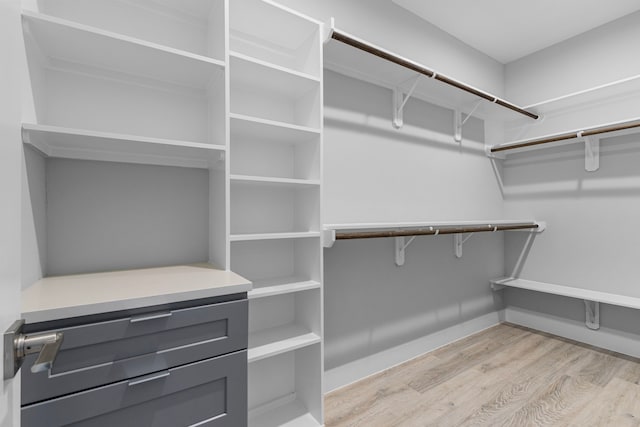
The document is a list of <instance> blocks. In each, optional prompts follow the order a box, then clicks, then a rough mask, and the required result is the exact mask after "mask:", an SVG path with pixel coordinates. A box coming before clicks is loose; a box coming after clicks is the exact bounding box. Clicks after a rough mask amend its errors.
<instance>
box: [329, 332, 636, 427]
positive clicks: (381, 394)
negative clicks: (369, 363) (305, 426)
mask: <svg viewBox="0 0 640 427" xmlns="http://www.w3.org/2000/svg"><path fill="white" fill-rule="evenodd" d="M325 422H326V424H325V425H326V426H327V427H334V426H366V427H377V426H380V427H396V426H401V427H418V426H518V427H519V426H568V427H569V426H570V427H578V426H580V427H584V426H616V427H618V426H637V427H640V360H639V359H634V358H631V357H627V356H624V355H620V354H617V353H613V352H609V351H606V350H601V349H598V348H595V347H591V346H588V345H584V344H581V343H577V342H574V341H570V340H566V339H563V338H559V337H556V336H553V335H549V334H545V333H542V332H538V331H534V330H531V329H527V328H522V327H519V326H515V325H509V324H501V325H497V326H494V327H492V328H490V329H487V330H486V331H483V332H480V333H478V334H475V335H472V336H470V337H467V338H465V339H462V340H460V341H457V342H455V343H452V344H450V345H448V346H445V347H442V348H439V349H437V350H435V351H432V352H430V353H427V354H425V355H423V356H420V357H418V358H416V359H413V360H411V361H409V362H406V363H404V364H402V365H400V366H397V367H394V368H392V369H389V370H386V371H384V372H381V373H379V374H376V375H374V376H371V377H368V378H365V379H363V380H362V381H359V382H357V383H354V384H351V385H349V386H347V387H344V388H341V389H339V390H336V391H334V392H332V393H329V394H328V395H327V396H326V398H325Z"/></svg>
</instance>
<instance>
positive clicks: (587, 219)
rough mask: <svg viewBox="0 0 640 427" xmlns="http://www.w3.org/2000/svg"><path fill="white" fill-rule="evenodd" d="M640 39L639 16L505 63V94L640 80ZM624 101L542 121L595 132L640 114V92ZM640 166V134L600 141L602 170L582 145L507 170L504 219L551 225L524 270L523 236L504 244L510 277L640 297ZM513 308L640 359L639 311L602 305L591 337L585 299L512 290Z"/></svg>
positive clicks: (516, 160) (534, 96) (519, 97)
mask: <svg viewBox="0 0 640 427" xmlns="http://www.w3.org/2000/svg"><path fill="white" fill-rule="evenodd" d="M639 39H640V12H637V13H634V14H631V15H629V16H626V17H623V18H621V19H618V20H616V21H613V22H611V23H609V24H606V25H604V26H602V27H599V28H596V29H594V30H592V31H590V32H588V33H585V34H582V35H579V36H576V37H574V38H572V39H570V40H567V41H565V42H563V43H560V44H557V45H555V46H552V47H550V48H548V49H545V50H543V51H541V52H537V53H534V54H532V55H530V56H528V57H525V58H522V59H520V60H518V61H516V62H514V63H511V64H508V65H507V66H506V93H507V95H508V96H511V97H513V98H515V99H514V100H515V101H519V102H523V103H527V102H536V101H540V100H543V99H549V98H554V97H558V96H562V95H566V94H568V93H571V92H573V91H577V90H585V89H588V88H591V87H594V86H598V85H601V84H604V83H609V82H612V81H614V80H617V79H623V78H629V77H633V76H637V75H640V57H639V56H638V55H635V54H633V52H635V51H637V43H638V40H639ZM636 87H637V85H636ZM624 95H625V96H626V99H625V97H620V98H619V99H618V98H611V99H607V100H605V101H606V102H602V101H601V102H597V103H595V102H590V103H586V104H584V105H579V106H577V107H574V108H572V109H571V110H570V111H559V112H558V113H554V114H551V115H550V116H549V117H546V119H545V120H546V122H554V125H553V126H555V127H559V126H561V125H562V124H563V122H564V123H565V126H566V127H565V129H566V130H568V129H571V126H572V125H573V124H575V123H578V122H580V123H584V124H585V125H589V124H590V125H591V126H594V125H598V124H600V123H602V122H606V121H608V120H612V119H614V118H617V120H622V119H626V118H631V117H638V116H640V102H638V92H637V91H636V92H634V93H631V92H627V93H625V94H624ZM554 115H556V116H557V117H554ZM567 123H568V124H567ZM540 126H543V127H544V126H546V124H545V123H542V124H541V125H540ZM532 129H534V127H532ZM639 165H640V135H638V134H637V133H636V134H634V135H627V136H620V137H617V138H605V139H603V140H602V141H601V157H600V169H599V170H598V171H596V172H585V170H584V145H583V144H575V145H571V146H566V147H558V148H553V149H544V150H539V151H535V152H530V153H522V154H519V155H514V156H511V157H510V158H509V160H507V161H505V163H504V183H505V214H506V215H507V216H514V215H515V216H517V215H529V216H534V217H536V218H538V219H540V220H545V221H547V222H548V224H549V226H548V230H547V231H545V232H544V233H542V234H540V235H539V236H538V237H537V238H536V240H535V241H534V243H533V244H532V245H531V246H530V248H529V249H528V251H527V252H526V256H525V257H524V258H523V259H524V262H521V263H520V265H519V266H517V268H516V263H517V258H518V256H519V255H520V253H521V252H522V249H521V248H522V244H523V242H522V236H516V235H509V236H508V237H507V239H506V254H507V260H506V265H507V273H509V274H510V273H512V272H513V270H514V269H515V270H516V272H519V275H520V276H521V277H522V278H525V279H530V280H538V281H543V282H549V283H556V284H561V285H568V286H575V287H579V288H586V289H593V290H600V291H604V292H613V293H618V294H621V295H628V296H633V297H640V285H639V284H638V277H640V263H638V250H637V247H636V246H637V241H638V237H640V235H639V234H638V232H637V227H636V226H635V222H636V221H637V218H639V217H640V166H639ZM506 302H507V305H508V310H507V312H509V310H514V311H516V312H518V313H525V314H526V316H528V318H529V319H530V322H531V323H529V325H530V326H533V327H536V326H540V327H543V324H544V325H546V327H547V329H550V328H551V327H552V323H553V325H555V326H553V328H555V329H553V332H556V333H564V334H565V335H567V336H570V337H576V338H578V337H579V339H581V340H592V341H591V342H592V343H595V344H598V345H606V343H607V341H606V339H608V338H605V337H603V335H605V334H606V335H608V336H609V338H610V337H617V338H616V340H619V338H621V337H625V339H629V340H635V345H633V346H629V347H624V346H622V347H615V348H617V349H618V350H619V351H629V350H628V349H629V348H630V347H635V350H632V352H633V354H635V355H640V351H638V350H637V349H638V345H637V342H638V340H640V336H638V335H640V324H638V322H636V321H635V320H634V319H636V318H637V315H638V313H637V311H635V310H630V309H626V308H621V307H616V306H603V307H602V308H601V319H600V320H601V325H602V330H601V331H600V332H593V331H588V330H587V331H585V330H584V329H585V328H584V326H583V325H584V318H585V309H584V304H583V302H582V301H580V300H576V299H571V298H564V297H558V296H552V295H545V294H540V293H535V292H528V291H520V290H509V291H507V293H506ZM568 325H574V326H575V328H573V329H571V328H569V329H568V328H566V327H565V326H568ZM580 334H584V335H580ZM602 340H605V341H602ZM618 344H619V343H618ZM618 344H616V343H615V342H614V343H613V345H614V346H616V345H618Z"/></svg>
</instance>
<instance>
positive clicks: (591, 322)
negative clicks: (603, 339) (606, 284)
mask: <svg viewBox="0 0 640 427" xmlns="http://www.w3.org/2000/svg"><path fill="white" fill-rule="evenodd" d="M584 308H585V318H586V320H585V324H586V325H587V328H589V329H593V330H594V331H597V330H598V329H600V303H599V302H597V301H588V300H584Z"/></svg>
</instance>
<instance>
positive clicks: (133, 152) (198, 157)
mask: <svg viewBox="0 0 640 427" xmlns="http://www.w3.org/2000/svg"><path fill="white" fill-rule="evenodd" d="M22 140H23V142H24V143H25V144H29V145H32V146H33V147H35V148H37V149H38V150H39V151H41V152H42V153H43V154H45V155H46V156H48V157H62V158H68V159H82V160H99V161H110V162H123V163H141V164H151V165H162V166H181V167H191V168H204V169H207V168H213V167H216V166H218V165H220V166H221V164H222V163H223V162H221V161H220V155H221V153H224V151H225V150H226V148H225V146H223V145H215V144H203V143H198V142H187V141H176V140H170V139H161V138H147V137H142V136H134V135H121V134H117V133H112V132H96V131H90V130H86V129H71V128H65V127H60V126H46V125H37V124H32V123H23V125H22Z"/></svg>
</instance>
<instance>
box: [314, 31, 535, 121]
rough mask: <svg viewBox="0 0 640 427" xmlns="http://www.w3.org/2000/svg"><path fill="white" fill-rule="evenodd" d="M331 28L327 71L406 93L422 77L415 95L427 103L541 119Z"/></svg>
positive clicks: (486, 114)
mask: <svg viewBox="0 0 640 427" xmlns="http://www.w3.org/2000/svg"><path fill="white" fill-rule="evenodd" d="M330 27H331V28H329V29H328V38H329V39H332V40H334V41H332V42H329V43H326V45H325V48H324V66H325V68H328V69H330V70H332V71H335V72H338V73H341V74H344V75H347V76H349V77H354V78H357V79H359V80H364V81H367V82H370V83H373V84H376V85H378V86H383V87H387V88H389V89H392V90H395V89H399V90H400V91H402V92H404V93H408V92H410V91H411V88H412V86H413V83H414V82H415V79H416V78H417V77H418V76H420V77H419V81H418V84H417V85H416V86H415V88H414V89H413V91H411V92H413V96H415V97H417V98H419V99H422V100H424V101H426V102H430V103H433V104H436V105H440V106H443V107H446V108H449V109H453V110H457V111H462V112H464V113H467V114H468V113H470V112H472V111H474V110H475V111H474V115H475V116H477V117H480V118H483V119H487V118H499V119H514V118H517V117H521V116H523V115H524V116H526V117H528V118H529V119H534V120H535V119H537V118H538V115H537V114H536V113H535V112H533V111H527V110H525V109H524V108H522V107H519V106H517V105H515V104H513V103H511V102H508V101H505V100H504V99H501V98H500V97H498V96H495V95H493V94H491V93H488V92H485V91H483V90H480V89H477V88H475V87H473V86H471V85H468V84H466V83H464V82H461V81H458V80H455V79H452V78H450V77H447V76H445V75H443V74H440V73H438V72H437V71H435V70H433V69H431V68H429V67H426V66H424V65H422V64H419V63H417V62H415V61H412V60H410V59H407V58H403V57H402V56H400V55H397V54H395V53H393V52H391V51H389V50H386V49H383V48H381V47H379V46H375V45H374V44H372V43H369V42H366V41H364V40H362V39H359V38H357V37H354V36H352V35H350V34H348V33H346V32H344V31H342V30H338V29H336V28H334V27H333V22H332V23H331V25H330ZM480 100H482V102H481V103H480V105H478V101H480Z"/></svg>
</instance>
